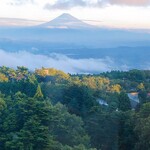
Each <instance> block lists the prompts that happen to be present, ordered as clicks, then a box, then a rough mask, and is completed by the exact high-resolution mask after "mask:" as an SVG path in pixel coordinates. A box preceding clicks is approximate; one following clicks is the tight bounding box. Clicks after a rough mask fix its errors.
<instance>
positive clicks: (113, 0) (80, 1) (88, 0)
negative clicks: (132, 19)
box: [45, 0, 150, 9]
mask: <svg viewBox="0 0 150 150" xmlns="http://www.w3.org/2000/svg"><path fill="white" fill-rule="evenodd" d="M107 4H110V5H127V6H149V5H150V0H57V1H56V3H54V4H53V5H51V4H50V3H47V4H46V5H45V8H46V9H71V8H74V7H79V6H80V7H102V6H104V5H107Z"/></svg>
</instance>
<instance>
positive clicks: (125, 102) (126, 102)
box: [118, 92, 131, 111]
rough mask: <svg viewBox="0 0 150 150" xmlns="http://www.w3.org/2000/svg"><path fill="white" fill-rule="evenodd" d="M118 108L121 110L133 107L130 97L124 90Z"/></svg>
mask: <svg viewBox="0 0 150 150" xmlns="http://www.w3.org/2000/svg"><path fill="white" fill-rule="evenodd" d="M118 109H119V110H121V111H128V110H130V109H131V104H130V99H129V97H128V96H127V94H126V93H124V92H121V93H120V95H119V97H118Z"/></svg>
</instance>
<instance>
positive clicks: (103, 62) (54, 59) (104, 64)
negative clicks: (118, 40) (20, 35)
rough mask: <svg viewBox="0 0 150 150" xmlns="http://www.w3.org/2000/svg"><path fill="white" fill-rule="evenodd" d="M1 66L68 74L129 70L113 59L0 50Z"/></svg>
mask: <svg viewBox="0 0 150 150" xmlns="http://www.w3.org/2000/svg"><path fill="white" fill-rule="evenodd" d="M0 66H8V67H12V68H16V67H17V66H25V67H28V68H29V69H30V70H34V69H35V68H41V67H48V68H56V69H59V70H63V71H65V72H66V73H100V72H105V71H110V70H128V69H129V68H128V67H127V66H126V65H124V64H122V65H121V64H119V65H117V64H116V63H115V62H114V61H113V60H112V59H111V58H109V57H106V58H104V59H93V58H90V59H73V58H70V57H68V56H66V55H62V54H51V55H49V56H45V55H36V54H32V53H29V52H25V51H24V52H23V51H20V52H13V53H12V52H6V51H4V50H0Z"/></svg>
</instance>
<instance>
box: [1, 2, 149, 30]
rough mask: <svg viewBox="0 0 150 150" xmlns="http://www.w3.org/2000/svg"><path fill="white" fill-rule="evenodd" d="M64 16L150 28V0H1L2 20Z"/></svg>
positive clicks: (90, 21)
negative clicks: (63, 14)
mask: <svg viewBox="0 0 150 150" xmlns="http://www.w3.org/2000/svg"><path fill="white" fill-rule="evenodd" d="M62 13H70V14H72V15H73V16H75V17H77V18H79V19H81V20H84V21H86V22H87V23H89V24H94V25H98V26H107V27H115V28H142V29H150V20H149V18H150V0H0V18H22V19H30V20H38V21H49V20H51V19H53V18H55V17H57V16H58V15H60V14H62ZM0 23H1V22H0ZM16 23H17V22H16ZM7 24H9V22H7Z"/></svg>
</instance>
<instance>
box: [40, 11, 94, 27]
mask: <svg viewBox="0 0 150 150" xmlns="http://www.w3.org/2000/svg"><path fill="white" fill-rule="evenodd" d="M38 27H43V28H51V29H54V28H59V29H87V28H96V27H94V26H92V25H89V24H87V23H84V22H83V21H81V20H79V19H77V18H75V17H74V16H72V15H70V14H68V13H63V14H62V15H60V16H58V17H57V18H55V19H53V20H51V21H49V22H47V23H44V24H41V25H39V26H38Z"/></svg>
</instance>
